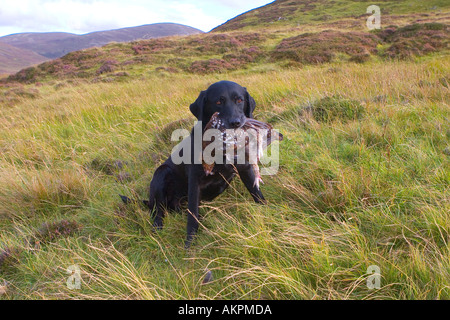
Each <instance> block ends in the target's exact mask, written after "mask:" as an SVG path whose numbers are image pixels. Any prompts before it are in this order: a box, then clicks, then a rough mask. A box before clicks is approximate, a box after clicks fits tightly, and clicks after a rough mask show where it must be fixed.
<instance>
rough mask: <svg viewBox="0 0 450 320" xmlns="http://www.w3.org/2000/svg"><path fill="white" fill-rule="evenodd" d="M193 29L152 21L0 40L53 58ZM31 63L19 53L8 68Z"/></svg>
mask: <svg viewBox="0 0 450 320" xmlns="http://www.w3.org/2000/svg"><path fill="white" fill-rule="evenodd" d="M196 33H202V31H201V30H198V29H195V28H192V27H188V26H184V25H180V24H176V23H155V24H150V25H144V26H139V27H130V28H122V29H116V30H109V31H98V32H92V33H88V34H84V35H77V34H72V33H65V32H49V33H19V34H13V35H8V36H4V37H1V38H0V43H4V44H9V45H11V46H14V47H17V48H21V49H25V50H29V51H33V52H35V53H37V54H39V55H41V56H44V57H46V58H49V59H54V58H58V57H61V56H63V55H65V54H67V53H69V52H72V51H77V50H81V49H86V48H91V47H100V46H103V45H106V44H107V43H110V42H128V41H133V40H138V39H151V38H159V37H166V36H174V35H190V34H196ZM41 61H42V60H41ZM32 64H34V63H31V64H30V63H28V61H27V60H24V61H23V62H21V61H20V56H19V58H17V59H16V63H15V65H17V67H15V68H13V67H11V68H10V70H12V71H19V70H20V69H22V68H25V67H28V66H30V65H32Z"/></svg>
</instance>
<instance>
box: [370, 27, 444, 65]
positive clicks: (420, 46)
mask: <svg viewBox="0 0 450 320" xmlns="http://www.w3.org/2000/svg"><path fill="white" fill-rule="evenodd" d="M448 31H449V30H448V26H447V25H445V24H442V23H423V24H418V23H416V24H411V25H407V26H404V27H397V26H389V27H387V28H386V29H383V30H380V31H378V32H376V34H377V35H378V36H379V37H380V38H381V39H382V40H383V41H385V42H387V43H388V44H390V45H389V47H388V48H387V49H386V50H383V51H382V52H380V53H379V54H380V56H383V57H387V58H400V59H405V58H407V57H410V56H422V55H425V54H428V53H431V52H435V51H439V50H441V49H445V48H446V47H447V46H448V39H449V36H448Z"/></svg>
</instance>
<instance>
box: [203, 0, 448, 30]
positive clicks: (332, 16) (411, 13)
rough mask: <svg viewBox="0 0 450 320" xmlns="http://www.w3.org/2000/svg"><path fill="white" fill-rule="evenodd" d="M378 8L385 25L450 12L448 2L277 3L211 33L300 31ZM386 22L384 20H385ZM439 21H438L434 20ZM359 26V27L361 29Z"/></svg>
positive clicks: (298, 0) (339, 0) (288, 0)
mask: <svg viewBox="0 0 450 320" xmlns="http://www.w3.org/2000/svg"><path fill="white" fill-rule="evenodd" d="M372 4H377V5H378V6H379V7H380V9H381V14H382V19H384V22H386V23H391V24H395V25H398V24H399V22H398V20H399V18H400V19H401V16H402V15H407V18H408V19H409V21H407V23H411V22H412V21H413V20H414V19H416V18H418V19H423V20H426V18H427V14H436V15H439V14H442V10H443V9H447V10H444V11H447V12H448V9H449V8H450V2H449V1H448V0H427V1H416V0H383V1H378V2H376V1H375V2H373V3H372V2H370V1H368V0H315V1H312V0H276V1H274V2H271V3H269V4H268V5H265V6H262V7H259V8H256V9H253V10H250V11H248V12H245V13H242V14H240V15H238V16H236V17H234V18H233V19H230V20H228V21H227V22H225V23H224V24H222V25H220V26H218V27H216V28H214V29H213V30H212V31H213V32H214V31H232V30H251V29H255V28H267V27H284V26H292V27H298V26H302V25H318V24H325V23H326V24H329V25H330V26H332V24H333V22H335V21H339V23H342V22H343V19H353V20H354V19H359V20H361V19H360V18H361V17H363V16H364V15H367V13H366V10H367V7H368V6H370V5H372ZM382 21H383V20H382ZM434 21H436V19H434ZM358 26H359V25H358Z"/></svg>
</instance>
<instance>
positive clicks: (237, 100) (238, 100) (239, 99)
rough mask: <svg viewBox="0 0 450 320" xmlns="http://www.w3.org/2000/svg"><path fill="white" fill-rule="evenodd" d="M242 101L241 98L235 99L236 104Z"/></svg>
mask: <svg viewBox="0 0 450 320" xmlns="http://www.w3.org/2000/svg"><path fill="white" fill-rule="evenodd" d="M242 101H244V100H242V99H241V98H237V99H236V102H237V103H241V102H242Z"/></svg>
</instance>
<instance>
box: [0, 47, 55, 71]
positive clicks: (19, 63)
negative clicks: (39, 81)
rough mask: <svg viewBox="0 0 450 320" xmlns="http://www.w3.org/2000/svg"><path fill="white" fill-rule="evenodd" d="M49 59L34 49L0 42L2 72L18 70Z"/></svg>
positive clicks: (0, 66) (0, 68) (0, 69)
mask: <svg viewBox="0 0 450 320" xmlns="http://www.w3.org/2000/svg"><path fill="white" fill-rule="evenodd" d="M46 60H48V58H46V57H44V56H41V55H39V54H37V53H35V52H33V51H30V50H26V49H20V48H17V47H13V46H11V45H9V44H6V43H0V74H6V73H13V72H17V71H18V70H20V69H22V68H24V67H27V66H32V65H35V64H38V63H41V62H44V61H46Z"/></svg>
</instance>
